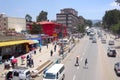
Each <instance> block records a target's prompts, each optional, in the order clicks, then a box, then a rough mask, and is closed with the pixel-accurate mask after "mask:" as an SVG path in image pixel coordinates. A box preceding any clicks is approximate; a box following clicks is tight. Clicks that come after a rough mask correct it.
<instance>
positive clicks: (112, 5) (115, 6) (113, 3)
mask: <svg viewBox="0 0 120 80" xmlns="http://www.w3.org/2000/svg"><path fill="white" fill-rule="evenodd" d="M110 6H111V7H113V8H119V7H120V6H119V4H118V3H116V2H112V3H110Z"/></svg>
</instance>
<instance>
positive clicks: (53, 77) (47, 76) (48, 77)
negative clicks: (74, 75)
mask: <svg viewBox="0 0 120 80" xmlns="http://www.w3.org/2000/svg"><path fill="white" fill-rule="evenodd" d="M45 78H46V79H55V75H54V74H52V73H46V75H45Z"/></svg>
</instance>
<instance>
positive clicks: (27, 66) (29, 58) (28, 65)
mask: <svg viewBox="0 0 120 80" xmlns="http://www.w3.org/2000/svg"><path fill="white" fill-rule="evenodd" d="M29 59H30V58H28V59H27V60H26V61H27V62H26V63H27V65H26V66H27V67H29V66H30V64H29Z"/></svg>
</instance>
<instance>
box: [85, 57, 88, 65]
mask: <svg viewBox="0 0 120 80" xmlns="http://www.w3.org/2000/svg"><path fill="white" fill-rule="evenodd" d="M87 64H88V61H87V58H86V59H85V66H86V65H87Z"/></svg>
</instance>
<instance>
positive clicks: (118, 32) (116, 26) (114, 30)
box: [110, 22, 120, 34]
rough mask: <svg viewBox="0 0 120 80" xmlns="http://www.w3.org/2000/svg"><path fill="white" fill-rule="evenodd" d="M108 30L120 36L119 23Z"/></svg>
mask: <svg viewBox="0 0 120 80" xmlns="http://www.w3.org/2000/svg"><path fill="white" fill-rule="evenodd" d="M110 29H111V31H112V32H113V33H115V34H120V22H119V23H118V24H115V25H113V26H111V28H110Z"/></svg>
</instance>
